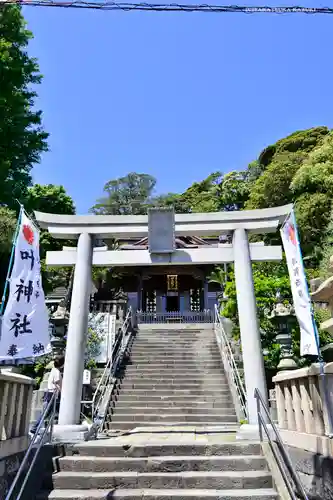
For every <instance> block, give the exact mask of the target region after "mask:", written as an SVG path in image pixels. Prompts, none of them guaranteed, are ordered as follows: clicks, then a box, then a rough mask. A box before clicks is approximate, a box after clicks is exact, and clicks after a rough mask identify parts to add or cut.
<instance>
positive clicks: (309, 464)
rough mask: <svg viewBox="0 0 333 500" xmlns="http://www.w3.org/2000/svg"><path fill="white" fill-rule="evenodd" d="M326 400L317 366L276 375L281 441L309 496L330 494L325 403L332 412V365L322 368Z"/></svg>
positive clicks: (332, 459)
mask: <svg viewBox="0 0 333 500" xmlns="http://www.w3.org/2000/svg"><path fill="white" fill-rule="evenodd" d="M324 372H325V386H326V397H325V393H324V383H323V377H322V376H321V375H320V366H319V364H313V365H312V366H310V367H307V368H301V369H298V370H293V371H286V372H280V373H278V374H277V375H276V376H275V377H274V378H273V381H274V383H275V390H276V406H277V419H278V427H279V430H280V434H281V438H282V440H283V442H284V444H285V445H286V446H287V450H288V452H289V455H290V457H291V460H292V462H293V464H294V467H295V469H296V470H297V472H298V474H299V476H300V478H301V480H302V482H303V485H304V487H305V489H306V492H307V494H308V495H309V497H312V498H314V499H317V498H318V499H324V500H328V499H331V498H332V495H333V440H332V439H331V437H330V435H331V432H332V430H331V428H330V422H329V417H328V411H327V405H326V402H328V404H329V405H330V406H331V407H332V410H333V363H326V364H325V367H324Z"/></svg>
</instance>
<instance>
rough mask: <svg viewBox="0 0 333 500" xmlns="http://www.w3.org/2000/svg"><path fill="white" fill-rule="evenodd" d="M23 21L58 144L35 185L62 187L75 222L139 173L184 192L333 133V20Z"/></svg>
mask: <svg viewBox="0 0 333 500" xmlns="http://www.w3.org/2000/svg"><path fill="white" fill-rule="evenodd" d="M212 3H216V4H217V3H219V4H221V3H223V2H218V1H217V0H214V1H213V2H212ZM225 3H228V2H225ZM292 3H293V2H284V3H282V2H281V1H279V2H276V3H275V4H279V5H282V4H283V5H288V4H292ZM250 4H256V5H274V2H272V0H270V1H269V0H266V1H259V0H258V1H257V2H254V1H244V2H243V3H242V5H250ZM302 5H307V6H310V5H317V6H318V1H315V0H312V1H309V0H303V2H302ZM24 14H25V17H26V19H27V21H28V26H29V28H30V29H31V30H32V31H33V33H34V35H35V39H34V41H33V42H32V43H31V45H30V53H31V55H34V56H36V57H37V58H38V59H39V63H40V68H41V72H42V73H43V75H44V80H43V83H42V85H41V86H40V87H39V89H38V93H39V99H38V103H37V104H38V106H39V107H40V108H41V109H42V110H43V112H44V123H45V127H46V129H47V131H48V132H49V133H50V134H51V135H50V141H49V144H50V152H49V153H47V154H45V155H44V156H43V159H42V163H41V164H40V165H39V166H37V167H36V168H35V169H34V172H33V173H34V180H35V181H36V182H39V183H55V184H62V185H64V186H65V188H66V189H67V191H68V193H69V194H70V195H71V196H72V197H73V198H74V200H75V203H76V206H77V211H78V213H86V212H87V211H88V209H89V207H91V206H92V205H93V204H94V202H95V200H96V198H98V197H99V196H101V195H102V190H103V185H104V184H105V182H107V181H108V180H109V179H113V178H116V177H119V176H122V175H125V174H126V173H128V172H130V171H137V172H144V173H149V174H152V175H154V176H155V177H156V178H157V179H158V184H157V191H158V192H159V193H162V192H169V191H174V192H181V191H184V190H185V189H186V188H187V187H188V186H189V185H190V184H191V183H192V182H193V181H198V180H201V179H203V178H205V177H206V176H207V175H208V174H209V173H211V172H213V171H216V170H222V171H230V170H236V169H242V168H244V167H246V165H247V164H248V163H249V162H250V161H251V160H253V159H255V158H256V157H257V155H258V153H259V152H260V151H261V150H262V149H263V148H264V147H265V146H267V145H268V144H270V143H272V142H274V141H276V140H277V139H279V138H281V137H283V136H285V135H287V134H289V133H291V132H293V131H295V130H297V129H303V128H309V127H312V126H317V125H327V126H329V127H333V98H332V76H333V69H332V64H331V47H332V38H333V30H332V21H333V19H332V16H305V15H284V16H281V15H279V16H278V15H269V14H256V15H243V14H199V13H192V14H168V13H163V14H161V13H139V12H136V13H133V12H132V13H120V12H119V13H118V12H115V13H112V12H101V11H100V12H98V11H89V10H85V11H79V10H74V9H68V10H66V9H55V8H34V7H27V8H25V10H24Z"/></svg>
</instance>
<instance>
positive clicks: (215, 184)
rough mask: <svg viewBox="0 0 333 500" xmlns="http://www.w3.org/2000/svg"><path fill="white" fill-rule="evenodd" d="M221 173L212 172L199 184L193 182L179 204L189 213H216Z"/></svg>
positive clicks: (218, 202)
mask: <svg viewBox="0 0 333 500" xmlns="http://www.w3.org/2000/svg"><path fill="white" fill-rule="evenodd" d="M221 180H222V174H221V172H214V173H212V174H210V175H209V176H208V177H207V178H206V179H204V180H203V181H201V182H194V183H193V184H192V185H191V186H190V187H189V188H188V189H187V190H186V191H185V192H184V193H183V194H182V195H181V197H180V198H181V203H183V206H185V207H186V208H187V210H186V211H190V212H216V211H218V210H219V205H220V199H219V196H220V195H219V189H220V183H221Z"/></svg>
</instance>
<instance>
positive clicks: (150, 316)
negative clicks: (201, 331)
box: [137, 309, 214, 324]
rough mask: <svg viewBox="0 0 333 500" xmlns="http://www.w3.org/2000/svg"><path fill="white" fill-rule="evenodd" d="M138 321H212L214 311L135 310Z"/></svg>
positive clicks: (150, 322)
mask: <svg viewBox="0 0 333 500" xmlns="http://www.w3.org/2000/svg"><path fill="white" fill-rule="evenodd" d="M137 320H138V323H148V324H154V323H157V324H159V323H160V324H161V323H214V313H213V311H211V310H210V309H207V310H205V311H171V312H163V313H159V312H142V311H138V312H137Z"/></svg>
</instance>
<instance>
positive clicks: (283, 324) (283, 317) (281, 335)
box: [268, 292, 297, 371]
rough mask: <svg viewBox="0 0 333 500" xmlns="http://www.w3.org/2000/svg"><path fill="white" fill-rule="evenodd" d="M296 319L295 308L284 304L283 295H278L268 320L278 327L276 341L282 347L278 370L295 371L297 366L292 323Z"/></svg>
mask: <svg viewBox="0 0 333 500" xmlns="http://www.w3.org/2000/svg"><path fill="white" fill-rule="evenodd" d="M294 317H295V313H294V308H293V306H292V305H290V304H287V305H285V304H283V302H282V298H281V294H280V292H278V293H277V294H276V304H275V306H274V308H273V310H272V311H271V313H270V314H269V315H268V318H269V319H270V320H271V321H272V322H273V323H274V324H275V325H276V327H277V330H278V334H277V335H276V341H277V343H278V344H279V345H280V347H281V356H280V362H279V365H278V367H277V368H278V370H279V371H282V370H295V369H296V368H297V364H296V362H295V360H294V357H293V351H292V338H291V328H290V327H291V323H292V322H293V320H294Z"/></svg>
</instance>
